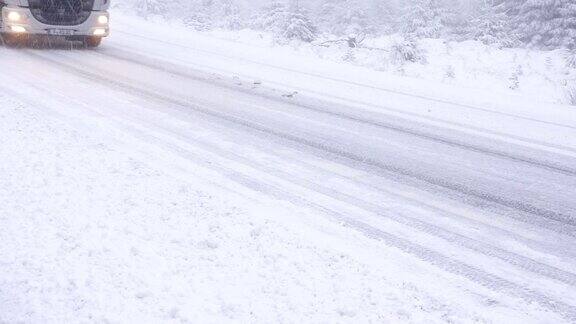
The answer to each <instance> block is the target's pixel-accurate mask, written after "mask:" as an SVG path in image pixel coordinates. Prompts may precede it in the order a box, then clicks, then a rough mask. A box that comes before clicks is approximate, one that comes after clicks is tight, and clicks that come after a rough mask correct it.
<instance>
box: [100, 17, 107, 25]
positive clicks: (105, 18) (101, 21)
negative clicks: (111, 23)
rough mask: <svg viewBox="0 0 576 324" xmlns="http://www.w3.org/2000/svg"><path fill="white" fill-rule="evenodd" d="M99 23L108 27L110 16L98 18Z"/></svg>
mask: <svg viewBox="0 0 576 324" xmlns="http://www.w3.org/2000/svg"><path fill="white" fill-rule="evenodd" d="M98 23H99V24H101V25H106V24H107V23H108V16H104V15H102V16H98Z"/></svg>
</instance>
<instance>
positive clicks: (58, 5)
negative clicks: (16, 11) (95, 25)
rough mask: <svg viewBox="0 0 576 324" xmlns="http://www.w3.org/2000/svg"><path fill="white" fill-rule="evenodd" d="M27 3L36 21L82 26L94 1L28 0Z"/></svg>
mask: <svg viewBox="0 0 576 324" xmlns="http://www.w3.org/2000/svg"><path fill="white" fill-rule="evenodd" d="M28 3H29V5H30V11H31V12H32V15H33V16H34V18H36V19H37V20H38V21H40V22H41V23H44V24H48V25H59V26H73V25H79V24H82V23H83V22H85V21H86V20H87V19H88V17H89V16H90V12H91V11H92V8H93V7H94V0H30V1H29V2H28Z"/></svg>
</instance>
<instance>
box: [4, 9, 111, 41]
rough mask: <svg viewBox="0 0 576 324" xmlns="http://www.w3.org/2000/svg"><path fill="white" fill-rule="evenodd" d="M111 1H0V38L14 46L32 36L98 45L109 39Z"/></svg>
mask: <svg viewBox="0 0 576 324" xmlns="http://www.w3.org/2000/svg"><path fill="white" fill-rule="evenodd" d="M109 7H110V0H0V9H1V11H2V14H1V15H0V35H1V36H2V39H3V40H4V42H5V43H7V44H9V45H13V44H15V43H18V42H19V41H21V40H22V39H24V38H27V37H29V36H31V35H47V36H60V37H65V38H66V39H67V40H79V41H83V42H84V43H85V44H86V45H87V46H89V47H97V46H98V45H100V42H101V41H102V38H103V37H106V36H108V34H109V33H110V28H109V25H108V22H109V19H110V17H109V14H108V11H107V10H108V8H109Z"/></svg>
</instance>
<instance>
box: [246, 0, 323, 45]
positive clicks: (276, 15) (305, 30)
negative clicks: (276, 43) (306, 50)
mask: <svg viewBox="0 0 576 324" xmlns="http://www.w3.org/2000/svg"><path fill="white" fill-rule="evenodd" d="M252 26H253V27H256V28H258V29H262V30H266V31H270V32H272V33H274V35H275V36H276V37H277V38H278V39H290V40H292V39H297V40H301V41H305V42H311V41H312V40H314V38H315V37H316V32H317V29H316V27H315V26H314V24H313V23H312V20H311V19H310V18H309V15H308V12H307V11H306V10H305V9H304V8H303V7H302V6H301V5H300V4H299V3H298V2H297V1H295V2H293V3H291V4H290V5H287V4H286V3H284V2H280V1H276V0H274V1H272V2H271V3H270V4H268V5H267V6H265V7H264V8H263V9H262V12H261V14H259V15H258V16H256V17H255V18H254V19H253V25H252Z"/></svg>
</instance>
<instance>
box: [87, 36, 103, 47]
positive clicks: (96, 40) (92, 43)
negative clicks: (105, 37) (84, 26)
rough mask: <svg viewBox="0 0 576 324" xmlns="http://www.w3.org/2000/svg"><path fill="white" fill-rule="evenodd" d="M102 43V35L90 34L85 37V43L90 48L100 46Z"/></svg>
mask: <svg viewBox="0 0 576 324" xmlns="http://www.w3.org/2000/svg"><path fill="white" fill-rule="evenodd" d="M100 43H102V37H97V36H88V37H86V38H84V45H86V47H89V48H95V47H98V46H100Z"/></svg>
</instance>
